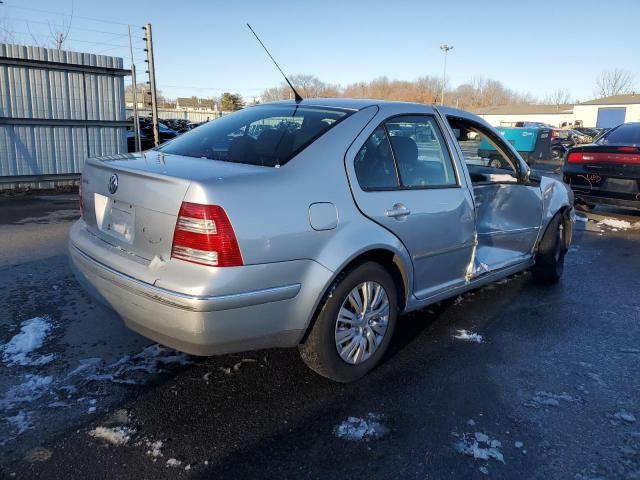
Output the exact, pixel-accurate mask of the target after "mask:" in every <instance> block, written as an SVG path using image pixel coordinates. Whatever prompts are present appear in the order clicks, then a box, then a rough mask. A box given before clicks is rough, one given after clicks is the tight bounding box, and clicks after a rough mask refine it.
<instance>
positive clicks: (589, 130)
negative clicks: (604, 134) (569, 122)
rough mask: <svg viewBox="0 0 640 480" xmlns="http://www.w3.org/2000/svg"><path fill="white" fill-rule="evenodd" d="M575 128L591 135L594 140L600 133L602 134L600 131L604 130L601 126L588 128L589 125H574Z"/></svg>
mask: <svg viewBox="0 0 640 480" xmlns="http://www.w3.org/2000/svg"><path fill="white" fill-rule="evenodd" d="M573 129H574V130H576V131H578V132H580V133H582V134H583V135H588V136H590V137H591V139H592V140H595V138H596V137H597V136H598V135H600V132H601V131H602V129H601V128H588V127H573Z"/></svg>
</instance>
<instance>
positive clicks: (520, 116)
mask: <svg viewBox="0 0 640 480" xmlns="http://www.w3.org/2000/svg"><path fill="white" fill-rule="evenodd" d="M475 113H476V114H478V115H479V116H481V117H482V118H484V119H485V120H486V121H487V122H489V123H490V124H491V125H494V126H512V125H514V124H515V123H516V122H543V123H548V124H550V125H554V126H557V127H562V126H570V125H576V126H578V125H581V126H583V127H600V128H605V127H615V126H616V125H619V124H621V123H625V122H639V121H640V95H638V94H635V93H630V94H627V95H615V96H612V97H604V98H597V99H595V100H590V101H588V102H582V103H576V104H574V105H571V104H568V105H536V104H532V105H498V106H493V107H484V108H479V109H476V111H475Z"/></svg>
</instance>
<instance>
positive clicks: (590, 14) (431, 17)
mask: <svg viewBox="0 0 640 480" xmlns="http://www.w3.org/2000/svg"><path fill="white" fill-rule="evenodd" d="M71 6H72V1H71V0H4V5H0V9H1V10H0V27H3V28H5V29H9V30H12V31H13V32H14V35H15V38H16V39H17V40H20V41H21V42H27V43H31V42H30V41H29V40H30V38H31V36H32V34H33V36H35V37H36V38H37V39H40V41H43V42H44V41H47V38H48V31H49V27H48V25H47V24H48V23H49V22H53V23H57V24H59V23H60V22H61V18H62V17H61V16H60V15H55V14H50V13H43V12H39V11H35V10H31V9H38V10H47V11H50V12H60V13H67V14H68V13H70V12H71ZM17 7H22V8H17ZM73 8H74V14H75V16H74V19H73V24H72V29H71V32H70V35H69V42H68V46H70V47H72V48H73V49H74V50H83V51H90V52H103V53H104V54H111V55H125V54H127V51H128V50H127V48H124V47H123V46H124V45H126V44H127V39H126V37H124V36H120V37H118V36H114V35H109V34H108V33H99V32H95V31H93V30H101V31H102V32H114V33H120V34H122V33H124V32H125V31H126V27H125V26H124V25H118V24H110V23H101V22H96V21H93V20H89V19H85V18H80V17H93V18H97V19H101V20H104V21H112V22H122V23H131V24H134V25H141V24H143V23H145V22H151V23H152V24H153V29H154V41H155V50H156V69H157V77H158V85H159V88H160V89H161V90H162V91H163V92H164V93H165V94H166V95H167V96H170V97H176V96H183V95H200V96H212V95H219V94H220V93H221V92H222V91H225V90H229V91H234V92H240V93H241V94H242V95H243V96H245V98H248V99H250V98H251V96H253V95H256V96H259V94H260V93H261V92H262V90H263V89H265V88H267V87H270V86H274V85H277V84H279V83H280V81H281V77H280V76H279V73H278V72H277V71H276V70H275V68H274V67H273V66H272V65H271V64H270V63H269V60H268V58H267V57H266V55H265V54H264V52H263V51H262V50H261V48H260V46H259V45H258V44H257V43H256V41H255V40H254V38H253V37H252V36H251V34H250V32H249V31H248V30H247V28H246V26H245V23H246V22H249V23H251V24H252V25H253V27H254V28H255V29H256V31H257V32H258V34H259V35H261V37H262V39H263V41H264V42H265V43H266V44H267V46H268V47H269V48H270V50H271V52H272V54H273V55H274V56H275V57H276V59H277V60H278V62H279V63H280V64H281V66H282V68H283V70H284V71H285V72H287V73H290V74H296V73H308V74H312V75H315V76H317V77H319V78H321V79H322V80H325V81H327V82H332V83H339V84H343V85H345V84H347V83H350V82H354V81H358V80H371V79H372V78H375V77H379V76H382V75H386V76H388V77H389V78H398V79H406V80H411V79H415V78H416V77H418V76H421V75H441V74H442V53H441V51H440V49H439V45H441V44H442V43H448V44H451V45H453V46H454V49H453V51H451V52H450V55H449V63H448V74H447V77H448V81H449V82H450V84H452V85H458V84H460V83H463V82H465V81H468V80H469V79H470V78H472V77H474V76H477V75H481V76H484V77H489V78H494V79H497V80H500V81H502V82H503V83H504V84H505V85H506V86H507V87H509V88H512V89H514V90H518V91H521V92H530V93H532V94H534V95H537V96H540V97H543V96H544V95H545V94H547V93H549V92H552V91H553V90H555V89H558V88H568V89H569V90H570V91H571V92H572V95H573V96H574V97H575V98H576V99H578V100H586V99H588V98H591V97H592V94H593V88H594V84H595V78H596V76H597V74H598V73H599V72H601V71H602V70H605V69H612V68H622V69H624V70H629V71H631V72H633V73H634V74H635V76H636V85H637V86H638V90H640V55H639V54H638V19H640V1H637V0H610V1H602V0H580V1H574V0H563V1H545V0H538V1H527V2H524V1H517V0H492V1H489V0H487V1H484V2H483V1H478V0H471V1H466V0H458V1H443V2H435V1H418V0H414V1H408V0H393V1H388V0H387V1H378V0H365V1H360V0H357V1H348V0H343V1H337V0H322V1H313V0H306V1H303V0H297V1H285V0H274V1H266V0H262V1H250V0H246V1H233V0H226V1H218V0H215V1H214V0H212V1H204V0H202V1H193V0H192V1H189V0H181V1H179V0H171V1H165V0H161V1H153V2H152V1H133V0H106V1H105V0H75V1H74V2H73ZM3 18H4V20H3ZM25 19H28V20H29V24H28V28H27V22H26V20H25ZM29 30H30V32H29ZM0 33H1V31H0ZM135 33H136V35H140V34H141V33H142V30H139V29H137V28H136V30H135ZM91 41H93V42H96V43H95V44H93V43H89V42H91ZM98 42H100V43H98ZM103 43H104V44H103ZM136 43H137V47H139V48H137V50H136V55H137V56H138V57H139V58H140V59H141V58H142V54H143V52H142V50H141V48H142V41H141V40H139V39H137V40H136ZM105 44H107V45H105ZM118 45H123V46H118Z"/></svg>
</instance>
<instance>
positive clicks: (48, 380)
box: [0, 375, 53, 410]
mask: <svg viewBox="0 0 640 480" xmlns="http://www.w3.org/2000/svg"><path fill="white" fill-rule="evenodd" d="M22 378H23V379H24V382H22V383H20V384H18V385H13V386H12V387H11V388H10V389H9V391H8V392H7V393H6V394H5V395H4V397H2V398H0V408H1V409H3V410H8V409H11V408H13V407H14V406H16V405H18V404H21V403H31V402H34V401H36V400H38V399H40V398H41V397H42V396H43V395H45V394H46V393H47V392H48V391H49V390H50V389H51V386H52V384H53V377H51V376H41V375H23V377H22Z"/></svg>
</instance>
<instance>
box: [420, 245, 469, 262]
mask: <svg viewBox="0 0 640 480" xmlns="http://www.w3.org/2000/svg"><path fill="white" fill-rule="evenodd" d="M473 245H474V242H467V243H463V244H462V245H454V246H453V247H445V248H441V249H439V250H433V251H432V252H427V253H423V254H420V255H413V256H412V257H411V258H412V259H413V260H414V261H416V260H422V259H424V258H429V257H433V256H435V255H442V254H444V253H450V252H455V251H456V250H464V249H466V248H472V247H473Z"/></svg>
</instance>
